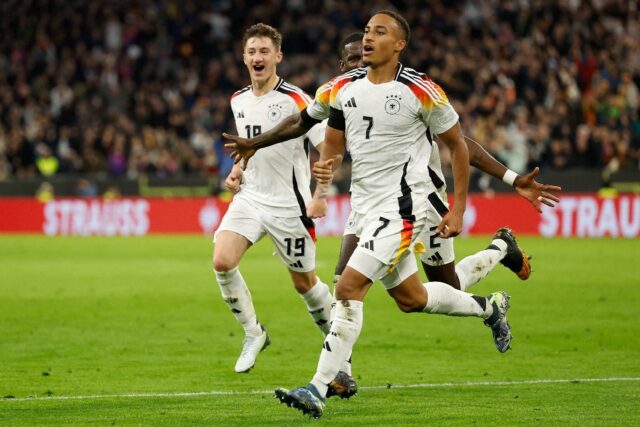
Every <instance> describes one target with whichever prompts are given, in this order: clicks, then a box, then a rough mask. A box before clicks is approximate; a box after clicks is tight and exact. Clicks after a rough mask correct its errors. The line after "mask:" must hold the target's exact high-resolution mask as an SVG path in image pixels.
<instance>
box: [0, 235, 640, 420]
mask: <svg viewBox="0 0 640 427" xmlns="http://www.w3.org/2000/svg"><path fill="white" fill-rule="evenodd" d="M488 241H489V239H488V238H486V237H485V238H468V239H463V238H460V239H458V240H457V243H456V249H457V257H458V259H461V258H462V257H464V256H465V255H468V254H471V253H473V252H475V251H476V250H478V249H481V248H484V247H485V246H486V245H487V244H488ZM520 242H521V245H522V246H523V247H524V248H525V250H526V251H527V252H529V253H530V254H531V255H533V257H534V258H533V269H534V273H533V275H532V277H531V279H530V280H529V281H527V282H520V281H519V280H518V279H517V278H516V277H515V275H513V274H512V273H511V272H509V271H508V270H506V269H505V268H504V267H502V266H498V267H497V268H496V270H495V271H494V272H493V273H492V274H491V275H490V276H489V277H488V278H487V279H485V280H484V281H483V282H482V283H481V284H479V285H477V286H476V287H474V288H472V291H473V292H474V293H477V294H481V295H485V294H488V293H489V292H491V291H494V290H498V289H505V290H507V291H508V292H509V293H510V294H511V296H512V309H511V310H510V312H509V319H510V322H511V325H512V327H513V334H514V341H513V343H512V344H513V350H512V351H509V352H508V353H506V354H499V353H498V352H497V351H496V350H495V348H494V345H493V342H492V339H491V333H490V331H489V329H488V328H486V327H485V326H484V325H483V324H482V322H481V321H480V320H479V319H469V318H447V317H445V316H434V315H426V314H410V315H409V314H404V313H401V312H400V311H399V310H398V309H397V308H396V307H395V304H394V303H393V301H392V300H391V299H390V298H389V297H388V296H387V295H386V293H385V292H384V290H383V289H382V286H381V285H379V284H377V285H375V286H374V287H373V288H372V290H371V291H370V292H369V295H368V296H367V298H366V300H365V306H364V307H365V323H364V327H363V330H362V334H361V336H360V339H359V341H358V343H357V345H356V348H355V351H354V356H353V360H354V375H355V376H356V378H357V381H358V384H359V385H360V386H361V391H360V393H359V394H358V395H357V396H355V397H354V398H352V399H351V400H350V401H346V400H345V401H341V400H335V399H330V400H329V401H328V404H327V407H326V409H325V414H324V415H323V417H322V418H321V419H320V420H318V421H315V420H310V419H308V418H305V417H303V416H302V415H301V414H300V413H299V412H297V411H294V410H292V409H289V408H287V407H286V406H284V405H280V404H278V403H277V401H276V400H275V398H274V397H273V394H272V391H273V389H274V388H275V387H277V386H284V387H294V386H299V385H304V384H305V383H306V382H307V381H308V380H309V379H310V378H311V376H312V374H313V372H314V371H315V367H316V363H317V359H318V355H319V350H320V347H321V343H322V337H321V334H320V332H319V331H318V330H317V329H316V328H315V326H314V325H313V323H312V321H311V320H310V317H309V315H308V314H307V313H306V311H305V308H304V305H303V303H302V301H301V299H300V297H299V296H298V295H297V294H296V293H295V291H294V289H293V286H292V285H291V283H290V280H289V277H288V274H287V273H286V270H285V268H284V267H283V266H282V265H281V264H280V262H279V261H278V259H277V258H276V257H275V256H272V251H273V249H272V244H271V243H270V242H269V241H263V242H261V243H259V244H258V245H256V246H255V247H254V248H252V249H251V250H250V251H249V252H248V254H247V256H246V257H245V259H244V260H243V262H242V263H241V271H242V273H243V275H244V276H245V279H246V281H247V283H248V284H249V287H250V289H251V290H252V293H253V299H254V304H255V306H256V310H257V312H258V316H259V319H260V320H261V321H262V322H263V323H264V324H265V325H266V327H267V329H268V331H269V333H270V335H271V339H272V344H271V346H270V347H269V348H268V349H267V350H266V351H265V352H263V353H262V354H261V355H260V357H259V358H258V361H257V364H256V367H255V368H254V370H253V371H252V372H251V373H249V374H236V373H234V372H233V366H234V363H235V360H236V357H237V356H238V353H239V351H240V347H241V341H242V333H241V328H240V327H239V325H238V324H237V323H236V322H235V319H234V318H233V317H232V315H231V314H230V313H229V311H228V309H227V308H226V306H225V305H224V303H223V301H222V299H221V298H220V294H219V291H218V287H217V285H216V283H215V281H214V277H213V274H212V272H211V267H210V264H211V262H210V258H211V250H212V243H211V241H210V239H209V238H207V237H202V236H192V237H177V236H164V237H146V238H111V239H110V238H45V237H36V236H0V255H1V256H0V424H3V425H7V424H8V425H43V424H72V425H81V424H96V423H97V424H99V425H104V424H108V425H112V424H115V425H274V426H275V425H277V426H282V425H300V424H307V423H322V424H326V425H336V424H337V425H427V424H437V425H472V424H474V425H514V424H520V425H531V424H537V423H543V424H547V425H614V426H618V425H640V403H639V402H640V322H638V315H639V314H640V267H639V263H640V258H639V256H640V243H639V242H638V240H572V239H557V240H544V239H539V238H521V239H520ZM338 248H339V240H338V239H336V238H321V239H320V240H319V242H318V272H319V274H320V275H321V277H322V278H323V280H325V281H330V280H331V277H332V275H333V266H334V262H335V260H336V258H337V252H338ZM585 379H597V380H598V381H585ZM600 380H601V381H600ZM410 385H415V387H407V386H410ZM199 392H202V393H201V394H198V393H199ZM30 397H31V398H32V399H28V398H30ZM69 397H75V398H69Z"/></svg>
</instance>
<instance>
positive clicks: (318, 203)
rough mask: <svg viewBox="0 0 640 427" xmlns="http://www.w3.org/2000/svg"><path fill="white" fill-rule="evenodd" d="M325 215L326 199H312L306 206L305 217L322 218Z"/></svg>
mask: <svg viewBox="0 0 640 427" xmlns="http://www.w3.org/2000/svg"><path fill="white" fill-rule="evenodd" d="M326 214H327V199H319V198H317V197H314V198H312V199H311V202H309V204H308V205H307V216H308V217H309V218H311V219H315V218H322V217H323V216H325V215H326Z"/></svg>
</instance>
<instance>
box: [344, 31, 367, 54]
mask: <svg viewBox="0 0 640 427" xmlns="http://www.w3.org/2000/svg"><path fill="white" fill-rule="evenodd" d="M363 37H364V33H361V32H355V33H351V34H349V35H348V36H347V37H345V38H343V39H342V41H341V42H340V44H339V45H338V46H339V47H338V56H340V57H342V53H343V52H344V49H345V48H346V47H347V45H348V44H351V43H353V42H362V38H363Z"/></svg>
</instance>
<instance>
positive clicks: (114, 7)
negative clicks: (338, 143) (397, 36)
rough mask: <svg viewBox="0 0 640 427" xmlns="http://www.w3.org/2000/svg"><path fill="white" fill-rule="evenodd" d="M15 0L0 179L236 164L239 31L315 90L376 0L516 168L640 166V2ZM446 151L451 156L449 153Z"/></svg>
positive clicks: (3, 57)
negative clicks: (231, 150) (276, 52)
mask: <svg viewBox="0 0 640 427" xmlns="http://www.w3.org/2000/svg"><path fill="white" fill-rule="evenodd" d="M392 3H393V5H391V3H389V2H385V1H365V2H338V1H332V0H282V1H278V0H273V1H262V2H253V1H235V0H234V1H230V0H209V1H195V0H179V1H178V0H156V1H153V0H134V1H127V0H110V1H106V0H94V1H82V0H20V1H15V0H8V1H3V2H1V3H0V25H1V26H2V28H3V36H2V37H0V180H7V179H11V178H13V177H17V178H22V177H32V176H38V175H43V176H52V175H59V174H83V175H84V176H89V175H86V174H94V173H95V174H104V175H107V174H108V175H110V176H114V177H121V176H126V177H130V178H135V177H136V176H139V175H140V174H148V175H151V176H159V177H170V176H176V175H181V174H200V175H203V176H223V177H224V176H226V173H227V172H228V170H229V168H230V166H231V165H230V159H229V158H228V156H227V155H225V153H224V151H223V149H222V141H221V140H220V134H221V132H222V131H226V130H233V129H234V127H233V119H232V117H231V113H230V108H229V96H230V94H231V93H232V92H233V91H235V90H237V89H239V88H242V87H244V86H245V85H247V84H248V78H247V73H246V71H245V70H244V66H243V64H242V58H241V50H242V49H241V46H240V40H241V37H242V33H243V31H244V29H245V28H246V27H248V26H249V25H251V24H253V23H255V22H258V21H262V22H266V23H269V24H271V25H274V26H276V27H277V28H278V29H279V30H280V31H281V32H282V33H283V34H284V44H283V51H284V53H285V59H284V61H283V63H282V65H281V66H280V69H279V74H280V75H281V76H283V77H285V78H286V79H288V80H289V81H290V82H291V83H293V84H296V85H298V86H300V87H302V88H304V89H305V90H307V91H308V92H309V93H310V94H313V93H314V91H315V89H316V87H317V86H319V85H320V84H321V83H323V82H324V81H326V80H328V79H329V78H331V77H332V76H333V75H335V74H336V73H337V60H338V58H337V53H336V48H337V44H338V42H339V40H340V39H341V38H342V37H344V36H345V35H347V34H349V33H350V32H352V31H356V30H361V29H362V28H363V26H364V24H365V23H366V21H367V19H368V18H369V17H370V16H371V14H372V13H373V12H375V11H376V10H380V9H383V8H389V7H393V8H397V9H398V10H399V11H400V12H401V13H402V14H403V15H404V16H405V17H406V18H407V19H408V21H409V22H410V24H411V25H412V39H411V43H410V47H409V49H408V50H407V52H406V53H405V54H404V58H403V59H402V61H403V63H404V64H405V65H408V66H411V67H414V68H416V69H418V70H420V71H424V72H426V73H427V74H428V75H429V76H430V77H431V78H432V79H433V80H435V81H436V82H437V83H439V84H440V85H441V86H442V87H443V88H444V89H445V90H446V91H447V93H448V95H449V98H450V99H451V100H452V102H453V103H454V106H455V108H456V109H457V111H458V112H459V113H460V115H461V122H462V125H463V128H464V132H465V133H466V134H467V135H469V136H471V137H474V138H476V139H477V140H478V141H480V142H481V143H482V144H483V145H484V146H485V147H486V148H487V149H488V150H489V151H490V152H491V153H493V154H494V155H495V156H496V157H498V158H499V159H501V160H502V161H503V162H505V163H506V164H507V165H508V166H509V167H510V168H511V169H513V170H515V171H519V172H522V171H524V170H526V169H527V168H531V167H533V166H537V165H539V166H541V167H542V168H551V169H558V170H559V169H567V168H576V167H586V168H605V167H606V168H610V169H611V170H617V169H635V170H637V169H638V167H639V153H640V117H639V114H638V107H639V102H640V95H639V90H638V87H639V86H640V55H639V54H638V52H640V13H639V10H638V4H637V3H636V2H633V1H626V0H620V1H606V0H591V1H589V0H559V1H551V0H549V1H547V0H539V1H523V0H520V1H517V0H513V1H499V0H467V1H445V0H433V1H427V2H417V1H416V2H413V1H395V2H392ZM443 157H444V158H443V162H444V163H446V162H447V161H448V160H447V158H446V154H445V155H444V156H443Z"/></svg>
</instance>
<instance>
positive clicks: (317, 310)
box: [300, 277, 333, 336]
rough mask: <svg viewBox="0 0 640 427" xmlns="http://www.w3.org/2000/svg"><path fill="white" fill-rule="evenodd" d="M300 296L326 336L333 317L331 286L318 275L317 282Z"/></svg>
mask: <svg viewBox="0 0 640 427" xmlns="http://www.w3.org/2000/svg"><path fill="white" fill-rule="evenodd" d="M300 296H301V297H302V299H303V300H304V303H305V304H306V305H307V310H308V311H309V314H310V315H311V317H312V318H313V321H314V322H315V324H316V325H317V326H318V328H319V329H320V331H322V334H323V335H325V336H326V335H327V334H328V333H329V328H330V327H331V325H330V323H329V321H330V318H331V302H332V300H333V296H332V295H331V291H330V290H329V286H327V284H326V283H324V282H322V280H320V278H319V277H317V278H316V284H315V285H313V287H312V288H311V289H309V290H308V291H307V292H305V293H304V294H300Z"/></svg>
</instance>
